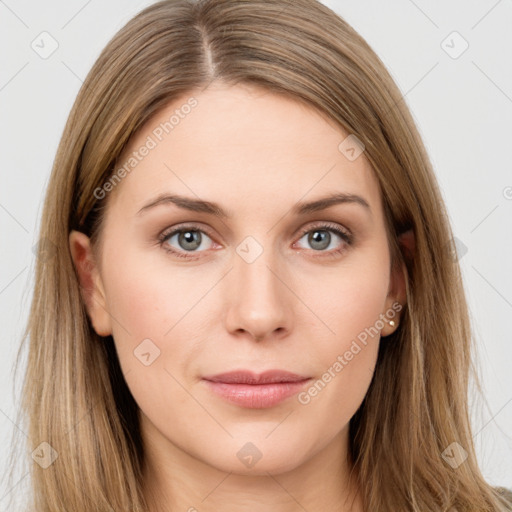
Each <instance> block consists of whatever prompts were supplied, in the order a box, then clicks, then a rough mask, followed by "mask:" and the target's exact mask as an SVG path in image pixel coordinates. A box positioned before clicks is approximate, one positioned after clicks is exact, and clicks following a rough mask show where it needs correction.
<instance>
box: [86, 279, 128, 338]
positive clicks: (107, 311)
mask: <svg viewBox="0 0 512 512" xmlns="http://www.w3.org/2000/svg"><path fill="white" fill-rule="evenodd" d="M80 290H81V291H82V294H83V296H84V297H87V295H88V292H87V291H86V290H85V288H84V287H83V286H82V285H80ZM91 297H92V299H93V300H94V301H96V303H97V304H98V306H99V307H100V308H102V309H103V310H104V311H105V312H106V313H107V314H108V316H109V317H110V318H112V320H114V321H115V322H117V323H118V324H119V326H120V327H122V328H123V329H124V330H125V331H126V334H128V336H131V333H130V331H128V329H127V328H126V327H125V326H124V325H123V324H122V323H121V322H120V321H119V320H118V319H117V318H116V317H115V316H114V315H113V314H112V313H111V312H110V311H109V310H108V309H107V308H106V307H104V306H103V305H102V304H101V303H100V302H99V301H98V299H97V298H96V297H94V295H91Z"/></svg>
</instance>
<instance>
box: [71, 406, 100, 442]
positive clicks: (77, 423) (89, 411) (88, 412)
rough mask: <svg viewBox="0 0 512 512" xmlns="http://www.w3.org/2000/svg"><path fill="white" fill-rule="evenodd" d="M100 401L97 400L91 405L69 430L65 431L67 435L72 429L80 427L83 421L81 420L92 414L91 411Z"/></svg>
mask: <svg viewBox="0 0 512 512" xmlns="http://www.w3.org/2000/svg"><path fill="white" fill-rule="evenodd" d="M99 403H100V400H97V401H96V403H95V404H93V405H91V407H89V410H88V411H86V412H85V413H84V414H83V415H82V417H81V418H80V419H79V420H78V421H77V422H76V423H75V424H74V425H73V426H72V427H71V428H70V429H69V430H68V431H67V432H65V434H66V435H68V434H69V433H70V432H71V431H73V430H75V428H76V427H78V425H79V424H80V423H81V421H82V420H83V419H84V418H85V417H86V416H88V415H89V414H91V411H92V410H93V409H94V408H95V407H96V406H97V405H98V404H99Z"/></svg>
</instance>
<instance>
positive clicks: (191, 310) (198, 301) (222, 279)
mask: <svg viewBox="0 0 512 512" xmlns="http://www.w3.org/2000/svg"><path fill="white" fill-rule="evenodd" d="M232 270H233V267H231V268H230V269H229V270H228V271H227V272H226V273H225V274H224V275H223V276H222V277H221V278H220V279H219V280H218V281H217V282H216V283H215V284H214V285H213V286H212V287H211V288H210V289H209V290H208V291H207V292H206V293H205V294H204V295H203V296H202V297H201V298H200V299H199V300H198V301H197V302H196V303H195V304H194V305H193V306H192V307H191V308H190V309H189V310H188V311H187V312H186V313H185V314H184V315H183V316H182V317H181V318H180V319H179V320H178V321H177V322H176V323H175V324H174V325H173V326H172V327H171V328H170V329H169V330H168V331H167V332H166V333H165V334H164V336H167V335H168V334H169V333H170V332H171V331H172V330H173V329H174V328H175V327H176V326H177V325H178V324H179V323H180V322H181V321H182V320H183V318H185V317H186V316H187V315H188V314H189V313H190V311H192V309H194V308H195V307H196V306H197V305H198V304H199V303H200V302H201V301H202V300H203V299H204V298H205V297H206V296H207V295H208V294H209V293H210V292H211V291H212V290H213V288H215V287H216V286H217V285H218V284H219V283H220V282H221V281H222V280H223V279H224V278H225V277H226V276H227V275H228V274H229V273H230V272H231V271H232Z"/></svg>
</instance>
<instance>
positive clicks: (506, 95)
mask: <svg viewBox="0 0 512 512" xmlns="http://www.w3.org/2000/svg"><path fill="white" fill-rule="evenodd" d="M471 62H472V63H473V65H474V66H475V67H476V68H477V69H478V70H479V71H480V73H482V75H484V76H485V77H486V78H487V80H489V82H491V84H493V85H494V87H496V89H498V91H500V92H501V94H503V96H505V98H507V100H508V101H510V102H511V103H512V98H511V97H510V96H509V95H508V94H507V93H506V92H505V91H504V90H503V89H502V88H501V87H500V86H499V85H498V84H497V83H496V82H495V81H494V80H493V79H492V78H491V77H490V76H489V75H488V74H487V73H486V72H485V71H484V70H483V69H482V68H480V67H479V66H478V64H477V63H476V62H475V61H473V60H472V61H471Z"/></svg>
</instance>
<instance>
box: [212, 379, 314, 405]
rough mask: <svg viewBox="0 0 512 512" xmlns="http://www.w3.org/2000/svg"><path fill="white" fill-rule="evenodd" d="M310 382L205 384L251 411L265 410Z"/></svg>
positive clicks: (306, 380) (307, 380)
mask: <svg viewBox="0 0 512 512" xmlns="http://www.w3.org/2000/svg"><path fill="white" fill-rule="evenodd" d="M310 380H311V379H305V380H301V381H299V382H275V383H272V384H226V383H225V382H212V381H209V380H205V382H206V384H207V385H208V387H209V388H210V389H211V391H213V392H214V393H216V394H217V395H219V396H221V397H223V398H225V399H226V400H229V401H230V402H232V403H235V404H237V405H240V406H242V407H247V408H249V409H265V408H267V407H273V406H274V405H277V404H278V403H280V402H282V401H283V400H285V399H287V398H289V397H290V396H293V395H295V394H297V393H298V392H299V391H300V390H301V389H302V388H303V387H304V385H305V384H306V383H307V382H309V381H310Z"/></svg>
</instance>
